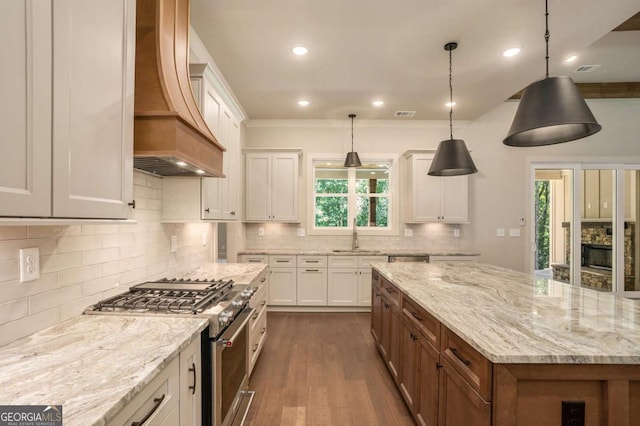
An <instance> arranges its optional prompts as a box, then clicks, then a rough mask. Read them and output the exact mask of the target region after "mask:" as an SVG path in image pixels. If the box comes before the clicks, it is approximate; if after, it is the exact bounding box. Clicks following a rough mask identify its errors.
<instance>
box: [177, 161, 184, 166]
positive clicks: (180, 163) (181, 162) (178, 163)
mask: <svg viewBox="0 0 640 426" xmlns="http://www.w3.org/2000/svg"><path fill="white" fill-rule="evenodd" d="M186 165H187V163H185V162H184V161H176V166H186Z"/></svg>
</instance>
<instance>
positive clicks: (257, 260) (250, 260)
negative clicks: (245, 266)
mask: <svg viewBox="0 0 640 426" xmlns="http://www.w3.org/2000/svg"><path fill="white" fill-rule="evenodd" d="M249 263H262V261H261V260H260V259H249Z"/></svg>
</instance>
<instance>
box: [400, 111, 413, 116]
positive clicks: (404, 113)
mask: <svg viewBox="0 0 640 426" xmlns="http://www.w3.org/2000/svg"><path fill="white" fill-rule="evenodd" d="M414 115H416V112H415V111H396V113H395V116H396V117H413V116H414Z"/></svg>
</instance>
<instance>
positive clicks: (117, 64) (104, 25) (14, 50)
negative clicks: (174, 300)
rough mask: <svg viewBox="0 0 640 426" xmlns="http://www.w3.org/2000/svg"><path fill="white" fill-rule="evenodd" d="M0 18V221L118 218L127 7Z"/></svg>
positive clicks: (127, 146)
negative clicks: (2, 95) (0, 98)
mask: <svg viewBox="0 0 640 426" xmlns="http://www.w3.org/2000/svg"><path fill="white" fill-rule="evenodd" d="M0 16H2V22H3V25H1V26H0V39H2V40H4V41H3V42H0V54H1V55H2V57H3V71H6V72H3V75H2V85H3V87H4V90H7V91H8V93H7V99H11V102H10V103H9V102H6V103H5V104H6V105H5V106H3V107H0V108H2V113H1V114H0V128H1V129H2V130H1V132H2V139H3V140H5V141H7V142H8V143H3V144H1V146H0V155H2V158H3V160H4V162H3V163H4V165H3V167H2V170H0V216H22V217H65V218H70V217H77V218H112V219H124V218H126V217H127V216H128V212H129V206H128V203H130V202H131V201H132V193H133V89H134V84H133V78H134V62H135V58H134V54H135V1H133V0H117V1H113V0H86V1H71V0H56V1H55V2H35V1H29V0H18V1H10V2H2V5H0ZM105 52H109V54H106V53H105Z"/></svg>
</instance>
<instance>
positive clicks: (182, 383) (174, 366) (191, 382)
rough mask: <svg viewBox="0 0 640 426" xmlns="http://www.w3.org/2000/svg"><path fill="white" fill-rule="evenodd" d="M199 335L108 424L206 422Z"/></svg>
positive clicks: (185, 425)
mask: <svg viewBox="0 0 640 426" xmlns="http://www.w3.org/2000/svg"><path fill="white" fill-rule="evenodd" d="M200 341H201V340H200V335H197V336H196V338H194V339H193V340H192V341H191V343H189V345H188V346H187V347H186V348H184V349H183V350H182V351H181V352H180V354H179V356H178V357H176V358H174V359H173V361H171V362H170V363H169V365H168V366H167V367H165V369H164V370H162V371H161V372H160V373H159V374H158V375H157V376H156V377H155V378H154V379H153V380H152V381H151V382H150V383H149V384H148V385H147V386H145V387H144V388H143V389H142V390H141V391H140V392H139V393H138V394H137V395H136V396H135V397H134V398H133V399H132V400H131V401H130V402H129V403H128V404H127V405H126V406H125V407H124V408H123V409H122V410H121V411H120V412H119V413H118V414H116V415H115V417H114V418H113V419H111V421H110V422H109V423H107V425H109V426H122V425H131V424H144V425H145V426H156V425H157V426H176V425H180V426H199V425H201V424H202V359H201V352H200Z"/></svg>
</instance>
